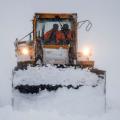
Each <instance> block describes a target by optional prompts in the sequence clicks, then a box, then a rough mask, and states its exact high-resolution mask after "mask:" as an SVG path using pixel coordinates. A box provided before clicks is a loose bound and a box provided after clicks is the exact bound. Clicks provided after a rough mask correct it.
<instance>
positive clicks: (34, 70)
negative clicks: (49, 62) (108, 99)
mask: <svg viewBox="0 0 120 120" xmlns="http://www.w3.org/2000/svg"><path fill="white" fill-rule="evenodd" d="M96 71H97V70H96ZM96 71H95V70H87V69H83V70H82V69H80V68H77V69H74V67H68V68H56V67H55V66H48V67H29V68H28V69H27V70H19V71H14V77H13V81H12V84H13V89H17V90H19V92H21V93H38V92H40V91H43V90H47V91H56V90H58V89H60V88H66V89H79V88H80V87H82V86H91V87H96V86H98V85H99V84H101V83H103V81H104V79H105V76H104V74H103V73H99V75H98V73H97V72H98V71H97V72H96ZM99 72H100V71H99Z"/></svg>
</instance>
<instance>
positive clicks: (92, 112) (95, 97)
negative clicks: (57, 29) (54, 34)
mask: <svg viewBox="0 0 120 120" xmlns="http://www.w3.org/2000/svg"><path fill="white" fill-rule="evenodd" d="M53 73H54V74H53ZM22 75H23V76H22ZM62 75H63V76H62ZM23 79H24V80H25V79H26V80H27V82H23V81H22V82H21V80H23ZM41 79H42V81H41ZM28 80H30V84H29V85H33V84H40V83H41V82H42V83H44V84H48V83H49V84H57V82H58V84H60V83H61V84H65V85H68V83H69V82H70V84H73V85H77V84H83V85H84V86H82V87H80V88H79V89H78V90H74V89H69V90H68V89H67V88H60V89H58V90H57V91H56V92H55V91H54V92H48V91H42V92H40V93H39V94H27V95H25V94H21V93H19V92H18V91H17V90H16V91H13V95H12V96H10V97H11V99H12V100H11V104H10V105H8V106H4V107H1V108H0V120H7V119H8V118H9V119H10V120H11V119H15V120H20V119H23V120H24V119H29V120H33V119H35V120H38V119H44V120H48V119H53V120H56V119H57V120H59V119H63V120H68V119H69V120H73V119H75V120H88V119H89V120H90V118H92V119H99V117H102V116H104V113H105V95H104V79H100V78H99V77H98V76H97V75H96V74H93V73H90V72H89V71H88V70H81V69H74V68H66V69H61V68H60V69H57V68H55V67H53V66H48V67H41V68H39V67H35V68H32V67H29V68H28V70H27V71H26V70H25V71H17V72H16V73H15V75H14V83H15V85H19V84H21V83H22V84H26V83H29V81H28ZM37 80H38V82H37ZM47 80H48V81H47ZM16 81H17V82H16ZM68 81H69V82H68ZM96 84H97V85H98V86H96V87H92V85H96ZM6 114H7V116H6ZM89 117H90V118H89ZM107 117H108V116H107ZM101 119H102V118H101ZM103 119H104V117H103Z"/></svg>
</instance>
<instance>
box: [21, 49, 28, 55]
mask: <svg viewBox="0 0 120 120" xmlns="http://www.w3.org/2000/svg"><path fill="white" fill-rule="evenodd" d="M21 53H22V54H23V55H28V54H29V49H28V48H27V47H24V48H22V49H21Z"/></svg>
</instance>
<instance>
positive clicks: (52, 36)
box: [44, 24, 64, 44]
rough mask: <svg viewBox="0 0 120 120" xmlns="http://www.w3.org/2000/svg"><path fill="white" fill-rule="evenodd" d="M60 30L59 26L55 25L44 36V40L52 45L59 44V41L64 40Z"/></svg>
mask: <svg viewBox="0 0 120 120" xmlns="http://www.w3.org/2000/svg"><path fill="white" fill-rule="evenodd" d="M58 29H59V26H58V24H53V28H52V29H51V30H49V31H48V32H46V33H45V34H44V40H45V41H46V42H47V43H50V44H57V43H58V42H59V40H61V39H63V38H64V35H63V34H61V32H60V31H59V30H58Z"/></svg>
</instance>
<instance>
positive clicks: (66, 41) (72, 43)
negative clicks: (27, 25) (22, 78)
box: [15, 13, 94, 68]
mask: <svg viewBox="0 0 120 120" xmlns="http://www.w3.org/2000/svg"><path fill="white" fill-rule="evenodd" d="M82 24H83V23H82ZM78 25H79V22H77V14H76V13H70V14H69V13H62V14H61V13H36V14H35V15H34V18H33V31H32V32H31V33H29V34H28V35H26V36H24V37H23V38H22V39H20V40H16V42H15V48H16V56H17V67H18V68H23V67H24V66H27V65H28V64H31V65H36V63H37V62H38V61H40V63H41V64H42V65H45V64H52V65H56V64H57V65H78V66H82V67H83V68H84V67H93V66H94V61H91V60H90V59H88V57H89V55H87V56H86V55H84V54H83V53H84V52H83V53H82V54H81V53H79V52H78V50H77V46H78V42H77V29H78ZM28 36H29V39H27V37H28ZM83 58H84V59H83Z"/></svg>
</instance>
